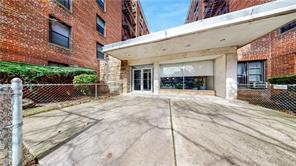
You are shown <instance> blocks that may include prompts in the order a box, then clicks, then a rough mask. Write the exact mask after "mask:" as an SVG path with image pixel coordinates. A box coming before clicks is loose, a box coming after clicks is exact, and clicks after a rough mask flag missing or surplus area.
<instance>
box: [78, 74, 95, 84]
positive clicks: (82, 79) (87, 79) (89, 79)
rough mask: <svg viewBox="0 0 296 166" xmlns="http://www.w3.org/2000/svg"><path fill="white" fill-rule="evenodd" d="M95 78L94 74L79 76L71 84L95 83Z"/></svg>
mask: <svg viewBox="0 0 296 166" xmlns="http://www.w3.org/2000/svg"><path fill="white" fill-rule="evenodd" d="M96 81H97V76H96V75H95V74H81V75H78V76H75V77H74V79H73V84H91V83H96Z"/></svg>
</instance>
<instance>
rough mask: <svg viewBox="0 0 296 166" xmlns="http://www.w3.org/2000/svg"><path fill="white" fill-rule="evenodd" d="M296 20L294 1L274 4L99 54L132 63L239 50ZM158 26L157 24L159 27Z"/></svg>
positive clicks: (146, 37) (126, 43) (107, 48)
mask: <svg viewBox="0 0 296 166" xmlns="http://www.w3.org/2000/svg"><path fill="white" fill-rule="evenodd" d="M295 18H296V1H295V0H278V1H274V2H270V3H266V4H263V5H259V6H254V7H251V8H247V9H244V10H239V11H236V12H231V13H228V14H224V15H221V16H217V17H212V18H208V19H204V20H199V21H196V22H193V23H190V24H186V25H182V26H179V27H175V28H171V29H168V30H164V31H160V32H156V33H151V34H148V35H144V36H141V37H137V38H134V39H130V40H127V41H123V42H117V43H113V44H109V45H106V46H105V47H104V48H103V52H105V53H106V54H107V55H111V56H113V57H115V58H118V59H120V60H136V59H142V58H153V57H159V56H163V55H171V54H172V55H173V54H178V53H184V52H191V51H201V50H208V49H216V48H224V47H240V46H244V45H246V44H248V43H250V42H252V41H253V40H255V39H257V38H259V37H261V36H263V35H265V34H267V33H269V32H271V31H273V30H275V29H277V28H279V27H281V26H283V25H285V24H287V23H289V22H291V21H294V20H295ZM160 24H161V23H160Z"/></svg>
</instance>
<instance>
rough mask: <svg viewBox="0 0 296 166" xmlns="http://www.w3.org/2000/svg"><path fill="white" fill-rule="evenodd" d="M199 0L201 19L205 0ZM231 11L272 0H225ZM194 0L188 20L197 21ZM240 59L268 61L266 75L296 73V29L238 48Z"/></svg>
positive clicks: (274, 34) (273, 34) (274, 33)
mask: <svg viewBox="0 0 296 166" xmlns="http://www.w3.org/2000/svg"><path fill="white" fill-rule="evenodd" d="M198 1H199V17H200V18H199V19H201V18H203V16H202V14H203V7H204V2H203V0H198ZM225 1H226V2H227V3H228V6H229V11H230V12H233V11H237V10H241V9H244V8H248V7H252V6H255V5H260V4H263V3H267V2H270V1H272V0H225ZM194 4H195V3H194V0H192V1H191V6H190V8H189V11H188V12H189V13H188V17H187V22H193V21H196V20H197V18H195V17H194V13H193V10H194ZM238 60H239V61H256V60H264V61H266V76H267V78H270V77H277V76H284V75H289V74H296V30H295V29H293V30H290V31H288V32H286V33H284V34H279V33H278V31H274V32H272V33H270V34H267V35H265V36H263V37H261V38H259V39H257V40H255V41H253V42H252V43H250V44H248V45H246V46H244V47H242V48H240V49H239V50H238Z"/></svg>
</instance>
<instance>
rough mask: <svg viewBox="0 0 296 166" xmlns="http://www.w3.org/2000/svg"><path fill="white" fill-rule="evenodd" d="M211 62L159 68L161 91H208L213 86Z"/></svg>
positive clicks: (165, 65) (168, 65)
mask: <svg viewBox="0 0 296 166" xmlns="http://www.w3.org/2000/svg"><path fill="white" fill-rule="evenodd" d="M212 83H213V61H199V62H188V63H179V64H164V65H161V66H160V88H161V89H183V90H185V89H188V90H208V89H212V87H213V85H212Z"/></svg>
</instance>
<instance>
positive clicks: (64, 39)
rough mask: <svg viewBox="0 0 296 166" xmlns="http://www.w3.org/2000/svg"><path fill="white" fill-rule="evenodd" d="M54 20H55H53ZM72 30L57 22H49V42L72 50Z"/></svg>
mask: <svg viewBox="0 0 296 166" xmlns="http://www.w3.org/2000/svg"><path fill="white" fill-rule="evenodd" d="M51 19H53V18H51ZM70 36H71V28H70V27H69V26H67V25H65V24H62V23H60V22H58V21H57V20H55V21H54V20H50V21H49V42H51V43H54V44H57V45H60V46H62V47H66V48H70Z"/></svg>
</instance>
